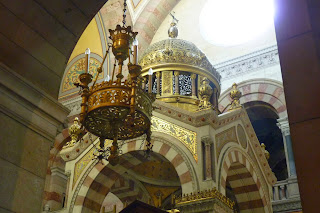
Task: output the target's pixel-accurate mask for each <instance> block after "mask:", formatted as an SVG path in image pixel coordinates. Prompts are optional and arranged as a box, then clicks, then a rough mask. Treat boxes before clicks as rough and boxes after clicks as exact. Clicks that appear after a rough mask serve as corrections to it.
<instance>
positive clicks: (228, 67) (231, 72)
mask: <svg viewBox="0 0 320 213" xmlns="http://www.w3.org/2000/svg"><path fill="white" fill-rule="evenodd" d="M276 64H279V54H278V48H277V46H276V45H275V46H272V47H269V48H266V49H263V50H261V51H257V52H253V53H251V54H248V55H244V56H242V57H239V58H236V59H233V60H230V61H226V62H223V63H219V64H216V65H214V67H215V68H216V70H217V71H218V72H219V73H220V75H221V79H222V81H223V80H227V79H230V78H234V77H237V76H239V75H243V74H244V73H250V72H254V71H256V70H258V69H262V68H266V67H269V66H273V65H276Z"/></svg>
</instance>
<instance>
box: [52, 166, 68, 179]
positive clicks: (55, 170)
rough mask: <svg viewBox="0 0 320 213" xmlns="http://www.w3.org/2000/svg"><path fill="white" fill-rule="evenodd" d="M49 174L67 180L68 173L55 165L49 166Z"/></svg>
mask: <svg viewBox="0 0 320 213" xmlns="http://www.w3.org/2000/svg"><path fill="white" fill-rule="evenodd" d="M51 176H58V177H61V178H62V179H65V180H68V175H67V174H66V172H65V171H64V169H62V168H60V167H57V166H54V167H51Z"/></svg>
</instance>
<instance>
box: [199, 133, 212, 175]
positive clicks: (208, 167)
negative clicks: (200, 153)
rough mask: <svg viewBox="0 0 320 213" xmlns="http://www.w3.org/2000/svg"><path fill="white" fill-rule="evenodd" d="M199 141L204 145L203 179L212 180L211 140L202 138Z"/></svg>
mask: <svg viewBox="0 0 320 213" xmlns="http://www.w3.org/2000/svg"><path fill="white" fill-rule="evenodd" d="M201 140H202V142H203V143H204V154H205V179H206V180H212V156H211V144H212V140H211V138H209V137H206V138H202V139H201Z"/></svg>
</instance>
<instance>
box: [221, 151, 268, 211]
mask: <svg viewBox="0 0 320 213" xmlns="http://www.w3.org/2000/svg"><path fill="white" fill-rule="evenodd" d="M227 181H228V182H229V184H230V186H231V188H232V190H233V192H234V194H235V197H236V199H237V203H238V206H239V209H240V212H270V213H271V212H272V209H271V207H270V204H268V202H267V199H266V196H265V194H264V191H263V188H262V187H261V182H260V180H259V178H258V175H257V173H256V172H255V170H254V168H253V166H252V163H251V160H249V157H247V156H246V154H244V153H242V152H240V151H239V150H235V149H232V150H229V151H227V153H226V154H225V157H224V160H223V164H222V167H221V174H220V192H221V193H222V194H224V195H226V184H227Z"/></svg>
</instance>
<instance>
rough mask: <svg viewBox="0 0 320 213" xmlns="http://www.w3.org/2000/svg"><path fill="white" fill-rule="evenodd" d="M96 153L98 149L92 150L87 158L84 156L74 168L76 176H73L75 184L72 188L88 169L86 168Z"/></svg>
mask: <svg viewBox="0 0 320 213" xmlns="http://www.w3.org/2000/svg"><path fill="white" fill-rule="evenodd" d="M95 153H96V149H91V150H90V151H89V152H88V153H87V154H86V155H85V156H83V157H82V158H81V159H80V160H79V161H78V162H77V163H76V165H75V166H74V176H73V184H72V188H73V187H74V185H75V183H76V182H77V180H78V179H79V177H80V175H81V173H82V172H83V170H84V169H85V168H86V166H87V165H88V164H89V163H90V162H91V161H92V159H93V157H94V155H93V154H95Z"/></svg>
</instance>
